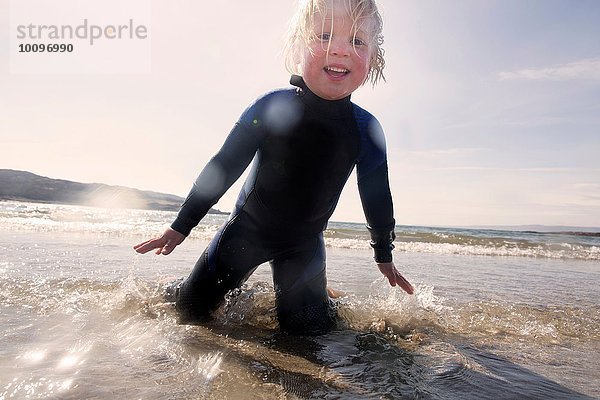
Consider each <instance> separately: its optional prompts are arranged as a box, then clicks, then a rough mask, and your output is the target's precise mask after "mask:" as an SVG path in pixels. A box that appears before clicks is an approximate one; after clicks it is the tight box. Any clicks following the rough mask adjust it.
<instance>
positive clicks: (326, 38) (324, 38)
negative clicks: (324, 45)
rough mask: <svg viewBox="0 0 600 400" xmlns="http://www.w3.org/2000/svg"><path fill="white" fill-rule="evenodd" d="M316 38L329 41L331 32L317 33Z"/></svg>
mask: <svg viewBox="0 0 600 400" xmlns="http://www.w3.org/2000/svg"><path fill="white" fill-rule="evenodd" d="M317 39H319V40H320V41H321V42H329V40H330V39H331V34H330V33H326V32H323V33H321V34H320V35H317Z"/></svg>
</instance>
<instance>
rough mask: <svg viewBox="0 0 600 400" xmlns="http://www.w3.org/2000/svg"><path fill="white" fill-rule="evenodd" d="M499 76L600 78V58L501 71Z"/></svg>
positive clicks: (547, 79)
mask: <svg viewBox="0 0 600 400" xmlns="http://www.w3.org/2000/svg"><path fill="white" fill-rule="evenodd" d="M498 78H499V79H500V80H501V81H507V80H546V81H567V80H576V79H582V80H600V58H588V59H583V60H578V61H573V62H571V63H568V64H562V65H556V66H553V67H548V68H540V69H522V70H520V71H514V72H500V73H499V74H498Z"/></svg>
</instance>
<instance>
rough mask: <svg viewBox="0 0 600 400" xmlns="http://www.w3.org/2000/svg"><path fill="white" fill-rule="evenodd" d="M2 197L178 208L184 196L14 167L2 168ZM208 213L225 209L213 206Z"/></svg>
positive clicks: (23, 199) (85, 203)
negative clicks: (61, 176) (38, 172)
mask: <svg viewBox="0 0 600 400" xmlns="http://www.w3.org/2000/svg"><path fill="white" fill-rule="evenodd" d="M0 199H2V200H18V201H32V202H42V203H59V204H77V205H87V206H95V207H118V208H137V209H144V210H163V211H177V210H179V207H180V206H181V203H182V202H183V200H184V199H183V198H182V197H179V196H175V195H172V194H165V193H157V192H150V191H143V190H138V189H132V188H128V187H124V186H111V185H105V184H102V183H79V182H72V181H66V180H62V179H52V178H47V177H44V176H39V175H36V174H32V173H31V172H26V171H15V170H11V169H0ZM209 214H224V213H223V212H221V211H219V210H215V209H211V210H210V211H209Z"/></svg>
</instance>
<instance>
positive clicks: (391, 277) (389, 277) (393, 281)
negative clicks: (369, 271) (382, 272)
mask: <svg viewBox="0 0 600 400" xmlns="http://www.w3.org/2000/svg"><path fill="white" fill-rule="evenodd" d="M386 276H387V278H388V281H389V282H390V286H396V279H394V275H393V274H392V275H386Z"/></svg>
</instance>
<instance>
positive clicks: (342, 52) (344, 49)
mask: <svg viewBox="0 0 600 400" xmlns="http://www.w3.org/2000/svg"><path fill="white" fill-rule="evenodd" d="M351 51H352V45H351V44H350V43H349V42H347V41H345V40H339V39H338V40H336V39H334V40H332V41H331V43H330V46H329V54H330V55H332V56H339V57H348V56H349V55H350V52H351Z"/></svg>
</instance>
